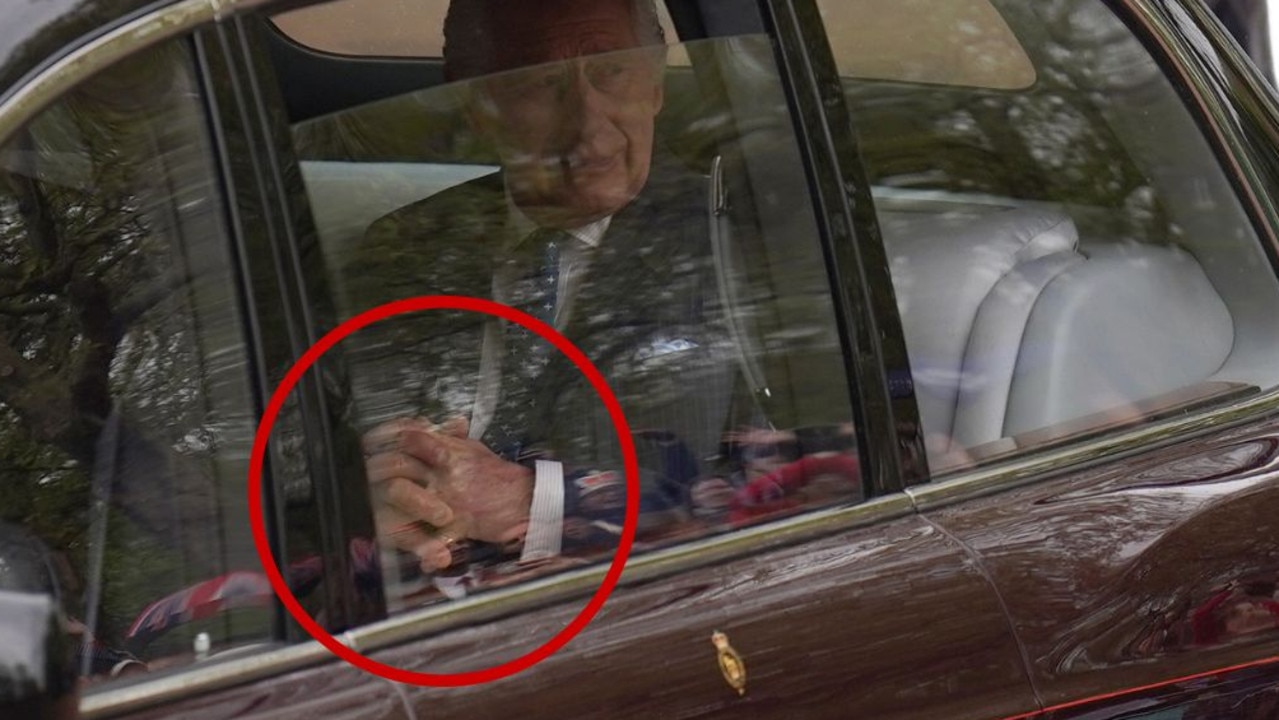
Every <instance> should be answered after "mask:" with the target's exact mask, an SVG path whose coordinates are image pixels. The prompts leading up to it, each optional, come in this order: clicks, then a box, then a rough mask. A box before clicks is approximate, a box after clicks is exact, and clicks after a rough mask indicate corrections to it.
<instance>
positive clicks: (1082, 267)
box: [1003, 243, 1234, 435]
mask: <svg viewBox="0 0 1279 720" xmlns="http://www.w3.org/2000/svg"><path fill="white" fill-rule="evenodd" d="M1085 254H1086V255H1087V260H1086V261H1085V262H1081V263H1077V264H1074V265H1072V266H1071V267H1070V268H1068V269H1066V270H1064V271H1063V272H1061V273H1060V274H1059V275H1058V276H1057V277H1055V278H1054V279H1053V281H1052V282H1051V283H1050V284H1049V285H1048V286H1047V287H1046V288H1045V289H1044V290H1043V292H1041V293H1040V294H1039V296H1038V299H1037V300H1036V301H1035V306H1034V309H1033V310H1032V311H1031V313H1030V317H1029V318H1028V320H1027V323H1026V328H1025V335H1024V337H1023V339H1022V342H1021V347H1020V350H1019V353H1018V357H1017V368H1016V372H1015V374H1014V378H1013V383H1012V387H1011V389H1010V392H1009V397H1008V410H1007V417H1006V418H1005V420H1004V425H1003V434H1004V435H1015V434H1017V433H1021V432H1025V431H1027V430H1034V429H1036V428H1042V427H1047V426H1049V425H1053V424H1057V423H1061V422H1063V421H1066V420H1071V419H1074V418H1078V417H1082V416H1084V415H1089V414H1092V413H1096V412H1101V411H1108V410H1114V409H1117V408H1122V407H1123V406H1125V405H1126V404H1129V403H1132V402H1136V401H1139V400H1146V399H1149V398H1153V397H1155V396H1158V395H1161V394H1164V393H1169V392H1172V391H1174V390H1178V389H1180V388H1184V387H1188V386H1192V385H1195V384H1197V383H1200V382H1203V381H1205V380H1207V379H1208V378H1209V377H1210V376H1212V375H1213V374H1214V373H1216V372H1217V370H1218V369H1219V368H1221V366H1222V364H1223V363H1225V361H1226V358H1227V357H1228V356H1229V355H1230V352H1231V349H1232V348H1233V346H1234V323H1233V319H1232V317H1231V314H1230V311H1229V309H1228V308H1227V307H1226V305H1225V303H1224V302H1223V301H1222V299H1221V296H1220V295H1219V294H1218V293H1217V291H1216V289H1215V288H1214V287H1213V286H1212V283H1211V282H1209V280H1208V277H1207V276H1206V275H1205V274H1204V271H1203V268H1201V267H1200V265H1199V263H1198V262H1197V261H1196V260H1195V259H1194V258H1193V257H1192V256H1191V255H1190V254H1189V253H1187V252H1186V251H1184V250H1181V249H1180V248H1177V247H1169V246H1155V245H1146V244H1138V243H1121V244H1111V245H1101V246H1096V247H1091V246H1090V247H1088V249H1087V251H1086V253H1085Z"/></svg>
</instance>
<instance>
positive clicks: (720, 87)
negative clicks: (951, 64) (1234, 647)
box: [294, 36, 862, 604]
mask: <svg viewBox="0 0 1279 720" xmlns="http://www.w3.org/2000/svg"><path fill="white" fill-rule="evenodd" d="M680 47H681V48H682V49H683V50H684V51H685V52H686V53H687V55H688V56H689V57H691V58H692V65H691V67H682V66H673V65H670V64H667V63H664V62H663V53H662V51H661V50H658V49H654V48H652V47H644V48H640V49H635V50H623V51H615V52H607V53H601V54H598V55H591V56H588V57H584V58H576V59H573V60H569V61H564V62H555V63H545V64H540V65H535V66H532V67H526V68H521V69H517V70H510V71H506V72H499V73H491V74H487V75H483V76H481V77H478V78H476V79H473V80H467V81H461V82H455V83H452V84H449V85H444V86H440V87H434V88H428V89H424V90H422V91H420V92H414V93H409V94H406V95H402V96H399V97H395V98H390V99H388V100H385V101H380V102H377V103H373V104H369V105H365V106H361V107H356V108H352V109H350V110H348V111H345V112H341V113H337V114H334V115H330V116H326V117H322V118H318V119H315V120H310V121H307V122H304V123H300V124H298V125H296V126H295V127H294V136H295V141H296V147H297V151H298V154H299V156H300V158H301V165H302V173H303V176H304V178H305V181H306V185H307V190H308V193H309V195H310V201H311V207H312V210H313V213H314V217H315V220H316V224H317V227H318V231H319V236H320V239H321V244H322V246H323V248H324V251H325V254H326V259H327V262H328V266H329V267H330V268H331V270H332V271H333V278H332V285H333V288H334V294H335V296H336V298H337V301H338V305H339V307H340V309H341V314H342V315H344V316H351V315H354V314H355V313H358V312H361V311H364V310H367V309H369V308H371V307H374V306H376V305H378V304H380V303H385V302H388V301H392V300H397V299H402V298H407V297H413V296H419V295H432V294H450V295H462V296H468V297H481V298H492V299H496V300H498V301H499V302H502V303H503V304H507V305H510V306H513V307H515V308H517V309H521V310H524V311H526V312H528V313H530V314H531V315H533V316H535V317H539V318H540V319H543V320H545V321H546V322H548V323H551V324H553V325H554V326H556V327H557V328H558V329H559V330H561V331H562V332H563V333H564V334H565V335H566V336H567V337H568V338H569V339H570V340H571V341H572V342H574V343H575V344H576V345H577V346H578V347H579V348H581V349H582V350H583V351H584V352H585V354H586V355H587V356H588V357H589V358H590V359H591V360H592V361H593V362H594V363H595V364H596V365H597V366H598V367H599V368H600V370H601V371H602V372H603V374H604V376H605V378H606V379H607V380H608V382H609V383H610V386H611V388H612V390H613V391H614V392H615V393H616V394H617V396H618V398H619V400H620V403H621V406H622V409H623V411H624V412H625V415H626V419H627V421H628V423H629V424H630V426H631V428H632V430H633V431H634V438H635V441H636V445H637V450H638V455H639V459H640V466H641V473H640V484H641V503H640V524H639V533H638V536H637V538H638V541H639V543H640V549H641V550H642V549H644V548H651V547H658V546H661V545H664V544H669V543H673V542H678V541H681V540H685V539H688V538H693V537H699V536H703V535H706V534H707V533H713V532H722V531H728V530H732V529H733V528H736V527H741V526H744V525H747V524H750V523H755V522H759V521H761V520H765V519H770V518H777V517H783V516H786V515H790V514H793V513H796V512H799V511H802V510H804V509H806V508H816V507H826V506H829V505H831V504H834V503H847V502H852V501H856V500H858V499H860V498H861V497H862V489H861V478H860V472H859V469H858V465H857V456H856V452H855V445H856V443H855V440H854V429H853V424H852V422H851V418H852V413H851V408H850V400H849V398H850V392H849V388H848V385H847V379H846V372H845V369H844V361H843V355H842V351H841V347H840V342H839V337H838V333H837V331H836V325H835V320H834V314H833V310H832V306H831V300H830V288H829V284H828V280H827V274H826V269H825V265H824V261H823V258H822V253H821V249H820V245H819V238H818V233H817V227H816V222H815V219H814V216H813V212H812V204H811V201H810V199H809V196H808V191H807V186H806V181H805V177H804V172H803V167H802V165H801V163H800V159H799V152H798V148H797V145H796V141H795V138H794V135H793V131H792V125H791V120H790V116H789V111H788V108H787V105H786V102H785V99H784V95H783V92H782V87H781V83H780V79H779V76H778V72H777V69H776V67H775V66H774V63H773V52H772V47H771V45H770V43H769V41H768V39H767V38H766V37H764V36H742V37H733V38H721V39H714V40H705V41H697V42H690V43H685V44H683V45H682V46H680ZM579 79H580V80H581V82H585V83H589V84H590V86H591V88H592V90H591V92H593V93H598V95H599V97H600V98H608V99H610V102H611V101H613V100H615V101H616V103H615V105H614V107H615V108H616V109H617V111H618V113H619V114H620V115H621V116H622V119H621V120H619V121H618V122H619V123H621V124H625V123H628V122H639V123H641V124H642V122H643V121H642V119H641V120H635V119H634V117H633V116H635V115H637V114H638V115H642V114H643V113H644V112H650V113H651V112H653V111H656V110H657V106H656V105H655V103H654V100H655V97H656V98H657V100H658V101H659V102H660V113H658V114H657V117H656V120H655V121H653V120H651V119H650V120H649V122H650V124H652V125H653V128H651V135H652V138H651V145H652V148H651V150H645V151H644V152H642V153H639V154H637V155H635V156H633V157H628V158H627V160H626V162H628V163H630V162H642V163H645V164H647V165H648V171H647V176H646V179H641V181H640V183H641V185H642V188H641V189H640V190H639V192H638V195H637V196H636V197H635V198H634V199H633V200H632V201H631V202H629V203H628V204H626V205H625V207H624V208H622V209H620V210H616V211H614V212H613V213H612V214H610V215H608V216H607V218H606V219H605V221H604V223H603V224H602V225H601V224H600V223H599V219H598V218H589V219H588V220H587V221H585V222H582V221H579V220H578V219H577V218H564V217H560V216H558V215H557V212H559V211H561V210H562V209H563V207H564V206H565V205H566V203H565V202H564V201H562V200H559V199H556V198H554V197H551V196H549V195H546V196H542V197H541V198H540V199H539V200H536V201H524V200H516V197H517V196H518V195H520V194H521V193H529V194H534V193H536V192H537V191H538V188H539V185H538V183H539V182H541V180H540V179H539V178H544V176H543V175H539V174H538V169H537V167H536V166H533V167H531V168H530V166H529V165H532V164H529V165H522V164H521V162H522V160H521V158H522V157H524V156H523V155H521V154H520V153H518V152H512V151H511V148H510V147H509V146H504V145H503V143H507V142H509V143H511V144H512V145H514V144H515V143H517V142H518V141H519V139H518V138H515V139H512V137H511V135H512V134H513V133H515V132H516V131H517V130H520V131H528V132H534V130H533V129H530V128H535V127H536V126H537V123H538V122H541V120H540V119H541V118H545V122H546V123H550V125H544V126H543V127H546V128H550V129H553V128H555V127H561V126H562V125H556V124H555V123H563V122H565V121H564V120H563V119H560V118H556V117H555V116H554V110H553V108H554V107H555V105H556V103H557V102H561V101H562V98H563V97H565V95H564V94H565V93H566V92H569V93H571V92H575V91H574V90H566V89H565V88H569V87H572V86H573V84H574V83H577V82H578V81H579ZM659 93H660V95H658V94H659ZM548 108H551V109H550V110H548ZM486 113H487V115H486ZM503 113H506V114H505V115H504V114H503ZM511 116H516V117H519V118H522V120H521V121H520V122H518V123H517V122H513V121H511V120H510V119H509V118H510V117H511ZM530 118H532V119H533V120H530ZM485 123H490V125H488V126H487V127H488V132H487V133H486V132H482V131H481V130H480V128H483V127H485ZM624 132H631V133H633V134H632V140H633V141H634V139H635V138H636V137H639V136H640V135H643V134H644V131H643V130H635V129H634V128H633V127H632V128H631V129H628V130H625V131H624ZM494 138H496V139H494ZM647 142H648V140H644V139H642V138H641V139H640V140H638V141H636V144H637V145H638V144H643V143H647ZM590 160H591V158H585V159H584V160H583V162H588V161H590ZM566 162H576V161H574V160H566ZM600 165H601V167H599V168H596V169H595V171H596V172H598V177H599V178H600V181H599V182H598V183H595V185H594V186H595V187H608V182H609V180H608V178H609V177H611V175H610V171H611V170H612V169H615V168H613V167H612V166H603V163H600ZM628 167H629V166H628ZM619 192H620V191H619ZM539 202H540V203H541V204H539ZM575 202H576V201H575ZM600 202H603V203H607V202H609V201H608V199H607V198H604V199H603V200H600ZM574 207H575V208H576V207H577V206H576V205H575V206H574ZM539 222H541V223H545V224H547V225H552V226H557V227H568V228H569V229H570V230H571V231H572V232H568V233H559V234H558V235H559V237H556V238H549V239H548V238H547V237H546V233H542V232H539V231H538V227H539ZM552 246H554V252H555V259H549V258H550V252H549V250H550V249H551V247H552ZM548 297H552V298H554V299H552V300H549V301H548V299H547V298H548ZM561 298H567V299H566V300H562V299H561ZM344 345H345V348H346V350H347V351H348V355H347V361H348V363H349V369H350V373H351V376H352V384H353V387H354V393H353V396H354V405H355V408H356V412H355V416H356V417H357V424H358V425H359V427H360V429H361V431H362V432H368V431H369V430H370V429H372V428H375V427H377V426H378V425H379V424H380V423H384V422H387V421H390V420H394V419H395V418H401V417H406V416H418V417H424V418H429V419H430V420H431V421H432V422H436V423H439V422H442V421H444V420H445V419H447V418H449V417H455V416H456V417H464V418H468V419H469V421H470V434H471V436H472V437H473V438H474V439H479V440H481V441H483V442H484V443H485V444H486V445H487V446H488V447H490V448H492V449H493V450H495V451H498V452H501V453H503V455H504V457H508V458H515V459H519V460H521V461H523V462H529V463H531V462H533V461H534V460H535V459H536V458H543V459H551V460H554V461H557V462H560V463H562V465H563V472H564V473H565V482H564V492H565V494H566V497H565V500H564V505H563V507H564V512H565V517H564V519H563V521H562V523H558V525H559V526H560V527H562V528H563V549H562V553H561V555H560V558H559V559H560V560H561V561H562V562H563V563H566V564H573V563H576V562H579V561H581V560H583V559H586V560H591V559H605V558H608V557H609V556H610V551H611V549H612V547H614V545H615V543H616V540H617V536H618V532H619V531H620V527H621V522H622V519H623V512H624V503H623V500H624V498H623V486H622V476H621V472H620V470H621V464H620V461H619V458H620V455H619V453H620V450H619V447H618V443H617V440H616V436H615V433H614V429H613V426H612V425H611V423H610V422H609V419H608V417H607V416H606V415H605V413H604V411H603V407H602V405H601V403H600V401H599V400H598V398H597V397H596V396H595V395H594V393H593V391H592V390H591V388H590V387H589V386H588V384H587V382H586V380H585V379H584V378H583V377H582V375H581V374H580V373H579V372H577V371H576V370H575V369H573V368H572V367H571V366H570V365H569V364H568V363H567V362H565V361H564V359H563V358H562V357H559V356H558V353H556V352H554V351H553V350H551V349H550V348H549V346H548V345H547V344H546V343H545V342H543V341H541V340H538V339H537V338H535V337H533V336H532V335H531V334H530V333H528V332H527V331H524V330H522V329H520V328H518V327H515V326H513V325H510V324H506V323H500V322H497V321H487V320H486V319H485V318H484V317H481V316H477V315H468V314H465V313H460V312H451V313H450V312H442V311H433V312H432V313H430V314H424V315H421V316H413V317H406V318H397V319H395V320H391V321H386V322H383V323H379V324H378V325H376V326H374V327H373V328H369V329H366V330H363V331H361V333H360V334H359V335H357V336H356V337H354V338H352V339H351V340H349V341H347V342H346V343H344ZM531 431H532V432H531ZM427 529H428V530H430V528H427ZM530 532H531V531H530ZM481 552H483V553H487V554H485V555H483V556H481V557H478V558H477V557H476V556H474V555H473V556H472V562H471V564H470V575H469V576H468V582H470V583H479V584H481V585H484V584H486V583H487V584H490V585H491V584H498V583H501V582H506V581H508V580H509V578H510V577H511V576H512V575H513V574H514V576H519V573H520V572H522V566H521V565H520V564H519V563H517V562H515V561H514V560H515V559H516V557H518V555H516V556H512V555H511V554H510V553H511V551H510V550H509V549H506V550H504V549H503V548H501V547H487V546H486V547H483V548H481ZM384 564H390V565H392V567H390V569H389V570H388V573H387V583H388V597H389V599H390V601H391V602H392V604H394V603H395V602H396V599H397V598H401V599H403V598H407V599H408V602H410V603H415V602H421V601H423V600H429V599H432V598H435V597H438V596H440V595H441V593H444V594H447V593H448V592H454V590H453V589H452V588H453V587H454V586H453V585H452V584H453V583H455V582H456V581H455V580H452V579H449V578H447V577H443V578H442V577H441V574H435V575H432V574H430V573H427V574H426V575H425V576H424V575H422V573H421V572H420V569H419V567H418V563H417V562H416V560H415V559H414V558H413V557H411V556H410V555H407V554H404V553H401V554H399V555H398V557H397V558H395V559H393V560H392V561H390V563H384ZM442 588H447V590H445V589H442Z"/></svg>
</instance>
